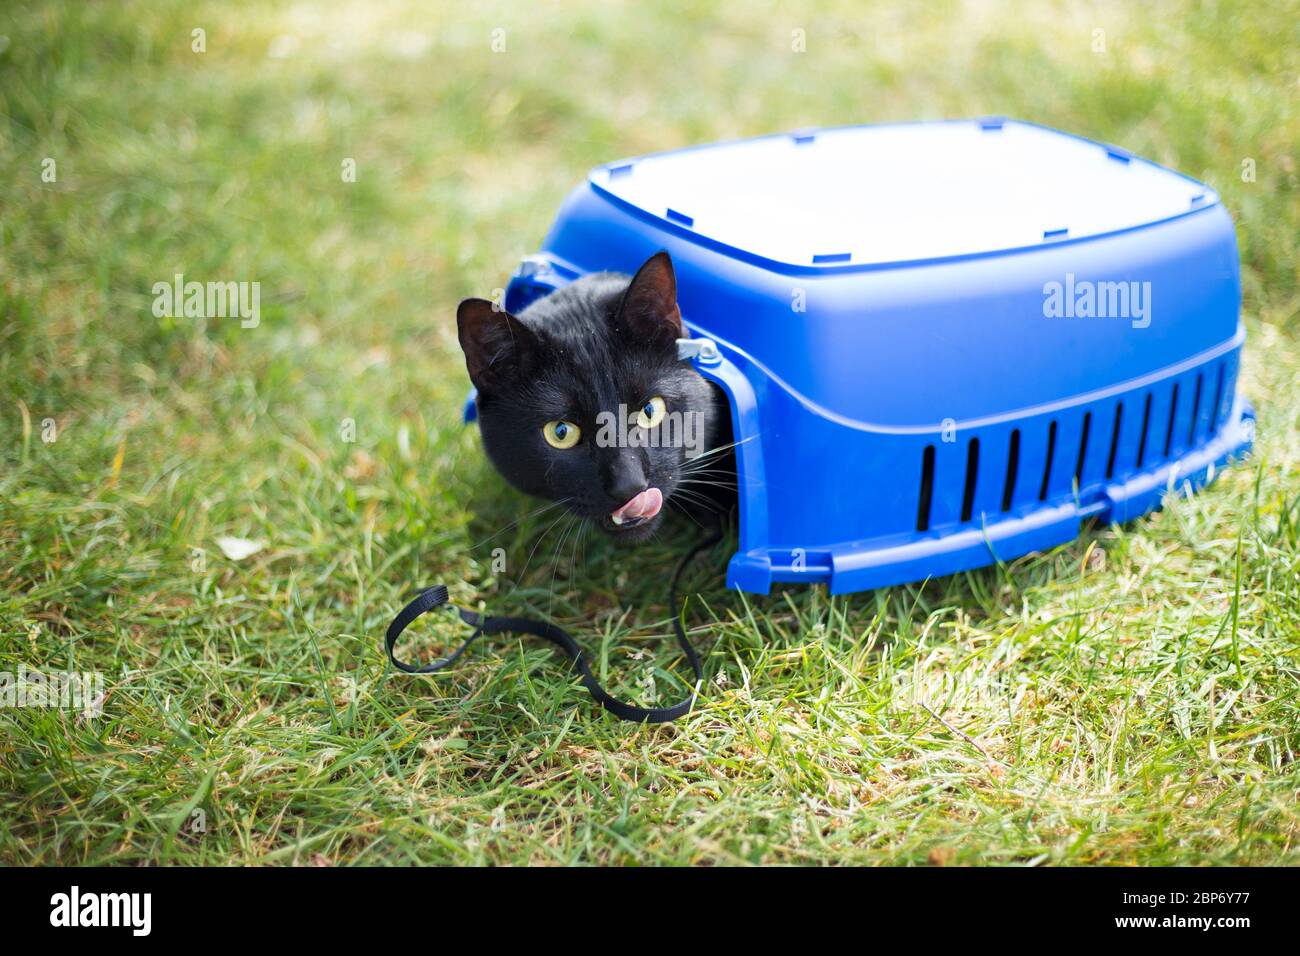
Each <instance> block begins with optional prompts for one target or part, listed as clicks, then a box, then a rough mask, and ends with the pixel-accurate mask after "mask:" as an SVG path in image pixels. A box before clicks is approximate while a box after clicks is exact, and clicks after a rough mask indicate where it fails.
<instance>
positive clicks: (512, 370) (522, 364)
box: [456, 299, 538, 392]
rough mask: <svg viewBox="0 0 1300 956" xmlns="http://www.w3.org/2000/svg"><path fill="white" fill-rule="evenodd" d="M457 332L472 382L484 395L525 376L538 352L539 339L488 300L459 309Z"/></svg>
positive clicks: (481, 300)
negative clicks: (534, 355)
mask: <svg viewBox="0 0 1300 956" xmlns="http://www.w3.org/2000/svg"><path fill="white" fill-rule="evenodd" d="M456 333H457V335H458V336H459V338H460V347H461V350H462V351H464V353H465V368H466V369H467V370H468V371H469V379H470V381H471V382H473V383H474V387H475V388H477V389H478V390H479V391H481V392H487V391H491V390H492V389H493V387H494V386H497V385H500V384H501V383H502V382H504V381H507V380H508V379H509V378H510V377H511V376H517V375H520V374H522V373H523V371H524V370H525V369H526V368H527V367H528V365H529V364H530V361H531V359H532V356H533V354H534V353H535V352H536V350H537V344H538V343H537V336H535V335H534V334H533V333H532V331H531V330H530V329H529V328H528V326H526V325H524V324H523V323H522V322H520V321H519V320H518V319H516V318H515V317H514V316H513V315H511V314H510V313H509V312H507V311H505V310H504V309H498V308H497V307H496V306H494V305H493V304H492V303H491V302H489V301H487V299H466V300H465V301H464V302H462V303H461V304H460V306H459V307H458V308H457V309H456Z"/></svg>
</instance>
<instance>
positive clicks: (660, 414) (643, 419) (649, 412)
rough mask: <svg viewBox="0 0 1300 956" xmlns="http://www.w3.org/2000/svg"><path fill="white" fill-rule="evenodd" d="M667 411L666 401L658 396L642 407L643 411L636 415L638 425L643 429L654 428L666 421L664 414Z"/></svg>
mask: <svg viewBox="0 0 1300 956" xmlns="http://www.w3.org/2000/svg"><path fill="white" fill-rule="evenodd" d="M667 409H668V406H667V405H666V404H664V400H663V399H662V398H660V397H659V396H658V395H656V396H655V397H654V398H652V399H650V401H648V402H646V403H645V404H644V405H643V406H641V411H639V412H637V413H636V423H637V424H638V425H640V426H641V427H642V428H654V427H655V426H656V425H658V424H659V423H660V422H661V421H663V420H664V412H665V411H666V410H667Z"/></svg>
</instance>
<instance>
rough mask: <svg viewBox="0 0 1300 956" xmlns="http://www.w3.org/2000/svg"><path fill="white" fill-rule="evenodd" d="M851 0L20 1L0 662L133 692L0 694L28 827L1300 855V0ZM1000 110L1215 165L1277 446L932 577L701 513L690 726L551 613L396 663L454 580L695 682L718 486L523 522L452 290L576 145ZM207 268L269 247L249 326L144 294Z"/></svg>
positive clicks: (430, 841)
mask: <svg viewBox="0 0 1300 956" xmlns="http://www.w3.org/2000/svg"><path fill="white" fill-rule="evenodd" d="M861 6H862V5H860V4H853V3H849V2H844V3H837V2H833V3H826V2H822V0H818V2H817V3H808V4H793V5H791V4H777V3H774V2H773V3H764V4H757V5H751V6H748V7H744V8H742V7H739V6H738V7H735V8H729V9H727V10H725V11H720V12H713V13H705V12H703V11H702V9H701V8H700V6H699V5H687V4H683V5H681V6H680V7H679V8H677V9H676V10H675V11H674V10H671V9H665V8H664V7H663V6H662V5H658V4H647V3H600V4H591V5H590V6H589V7H588V9H586V10H582V9H580V8H579V7H578V5H576V4H575V5H545V9H543V5H527V4H504V3H501V4H493V3H475V4H463V3H456V4H452V3H446V4H435V5H429V4H419V3H414V2H410V3H399V4H393V5H379V4H375V3H371V2H369V0H366V2H360V0H359V2H352V3H326V4H322V5H321V6H320V9H319V12H317V13H313V12H312V8H311V7H310V6H309V5H296V6H284V5H278V4H272V3H261V2H257V3H244V4H234V3H209V4H197V5H196V4H190V3H180V2H177V3H161V4H160V3H147V4H146V3H138V4H136V3H88V2H66V3H51V2H39V3H37V2H28V3H21V2H20V3H11V4H10V5H9V8H8V9H7V11H6V14H7V15H6V16H5V17H4V18H3V20H0V33H2V34H3V35H4V36H5V37H7V41H8V42H7V45H5V44H4V42H3V41H0V46H3V47H4V49H3V52H0V114H2V115H0V161H2V165H3V169H4V176H3V181H2V182H0V239H2V241H0V670H8V671H16V670H17V669H18V667H19V666H20V665H25V666H26V667H27V668H38V669H45V670H63V669H73V670H99V671H102V672H103V673H104V674H105V679H106V682H107V691H108V696H107V700H106V701H105V704H104V714H103V716H102V717H100V718H98V719H93V720H82V719H78V717H77V715H76V714H75V713H73V712H71V711H67V710H36V709H6V710H0V861H5V862H10V863H47V864H48V863H56V862H64V863H139V862H174V863H260V864H272V863H286V864H287V863H304V864H306V863H321V864H347V863H414V862H422V863H433V862H457V863H486V862H511V863H570V862H590V863H645V864H650V863H694V862H713V863H742V862H769V863H770V862H794V863H822V862H845V863H926V862H933V863H945V864H948V863H1106V864H1132V863H1149V864H1167V863H1195V864H1214V863H1294V862H1296V860H1297V846H1296V844H1297V838H1298V836H1300V804H1298V803H1297V793H1298V792H1300V770H1297V764H1296V760H1295V756H1296V750H1297V748H1298V747H1300V693H1298V692H1300V665H1298V664H1297V653H1298V652H1300V583H1298V579H1300V554H1298V551H1297V535H1298V534H1300V321H1298V320H1297V314H1298V313H1300V283H1298V282H1297V278H1298V276H1297V268H1298V267H1297V263H1298V262H1300V256H1297V237H1298V236H1300V202H1298V201H1297V179H1298V174H1297V168H1296V164H1297V143H1298V142H1300V117H1298V114H1297V103H1298V102H1300V53H1298V52H1297V51H1300V28H1298V27H1297V23H1300V6H1298V5H1297V4H1296V3H1294V2H1290V3H1287V2H1282V3H1257V2H1251V0H1242V2H1226V0H1225V2H1219V3H1214V4H1210V3H1165V4H1158V5H1145V4H1144V5H1135V4H1120V3H1116V4H1097V5H1095V6H1093V7H1091V8H1087V9H1085V8H1081V7H1079V6H1078V5H1076V4H1069V3H1061V4H1059V5H1055V4H1048V5H1041V6H1035V7H1033V8H1031V9H1029V10H1022V9H1020V8H1019V7H1018V6H1016V7H1013V6H1010V5H1008V6H1003V5H1001V4H996V3H975V4H959V3H951V4H938V5H930V4H926V5H913V4H901V3H900V4H898V5H896V6H886V5H878V4H873V5H871V9H870V10H861V9H859V7H861ZM196 27H202V28H204V29H205V30H206V31H207V33H206V38H207V52H205V53H202V54H198V53H194V52H192V51H191V30H193V29H194V28H196ZM497 27H501V28H504V29H505V30H506V51H505V52H503V53H494V52H493V51H492V49H491V31H492V30H493V29H494V28H497ZM1095 28H1101V29H1104V30H1105V31H1106V52H1105V53H1102V54H1098V53H1094V52H1093V49H1092V44H1093V30H1094V29H1095ZM794 29H803V30H804V31H806V37H807V52H805V53H794V52H792V51H791V34H792V31H793V30H794ZM282 36H284V37H293V38H296V45H295V43H294V41H293V40H277V39H276V38H277V37H282ZM271 51H274V52H276V53H280V54H284V55H282V56H270V55H268V54H269V52H271ZM990 113H999V114H1006V115H1010V116H1016V117H1021V118H1026V119H1031V120H1036V121H1039V122H1043V123H1047V124H1049V125H1052V126H1058V127H1062V128H1065V129H1069V130H1072V131H1077V132H1079V133H1081V134H1084V135H1087V136H1093V137H1096V138H1098V139H1102V140H1106V141H1109V142H1116V143H1120V144H1122V145H1124V146H1126V147H1128V148H1130V149H1133V150H1135V151H1136V152H1138V153H1140V154H1143V155H1146V156H1150V157H1152V158H1154V159H1156V160H1158V161H1161V162H1164V163H1166V164H1169V165H1171V166H1173V167H1175V168H1178V169H1180V170H1183V171H1185V172H1187V173H1189V174H1192V175H1194V176H1198V177H1200V178H1202V179H1204V180H1206V181H1207V182H1209V183H1210V184H1212V185H1213V186H1214V188H1216V189H1217V190H1219V191H1220V193H1221V194H1222V196H1223V200H1224V202H1225V203H1226V205H1227V207H1228V209H1229V210H1230V211H1231V212H1232V214H1233V216H1234V217H1235V219H1236V222H1237V226H1238V233H1239V237H1240V246H1241V253H1242V259H1243V293H1244V301H1243V314H1244V317H1245V321H1246V323H1247V326H1248V330H1249V335H1250V339H1249V342H1248V345H1247V349H1246V354H1245V369H1244V374H1243V387H1244V389H1245V391H1246V393H1247V395H1248V396H1249V397H1250V398H1251V399H1252V400H1253V401H1254V402H1255V403H1256V405H1257V407H1258V410H1259V429H1258V445H1257V450H1256V453H1255V455H1254V457H1253V458H1252V459H1251V460H1250V461H1249V462H1248V463H1246V464H1245V465H1243V466H1241V467H1238V468H1235V469H1232V470H1230V471H1228V472H1226V473H1224V474H1223V475H1222V476H1221V477H1220V478H1219V480H1218V481H1217V482H1216V483H1215V484H1214V485H1213V486H1212V487H1211V488H1210V489H1209V490H1208V491H1207V492H1206V493H1205V494H1204V495H1202V496H1200V497H1198V498H1196V499H1193V500H1183V499H1177V500H1173V501H1171V502H1170V503H1169V507H1168V508H1167V509H1166V510H1164V511H1163V512H1161V513H1159V514H1157V515H1154V516H1152V517H1149V518H1146V519H1143V520H1141V521H1138V522H1135V523H1133V524H1132V525H1129V526H1126V527H1122V528H1120V527H1111V528H1096V529H1092V530H1090V531H1089V532H1088V533H1086V534H1085V535H1084V536H1083V537H1082V538H1081V539H1080V540H1078V541H1077V542H1075V543H1073V544H1070V545H1068V546H1066V547H1062V548H1060V549H1058V550H1056V551H1054V552H1052V553H1050V554H1044V555H1035V556H1032V557H1030V558H1026V559H1023V560H1020V561H1017V562H1015V563H1014V564H1012V565H1010V566H1006V567H998V568H991V569H987V570H983V571H979V572H976V573H970V574H963V575H959V576H956V577H953V578H948V579H943V580H936V581H931V582H929V583H927V584H925V585H923V586H913V587H898V588H891V589H887V590H881V591H876V592H873V593H866V594H860V595H855V596H852V597H848V598H834V599H832V598H830V597H828V596H827V594H826V593H825V592H824V590H821V589H817V588H791V589H789V590H786V591H783V592H778V593H774V594H773V595H771V596H769V597H766V598H753V597H748V598H747V597H745V596H742V595H740V594H737V593H731V592H727V591H725V590H724V589H723V587H722V585H721V575H720V574H719V573H717V567H718V564H717V563H718V560H719V559H718V558H717V557H715V558H714V559H713V564H712V567H711V568H710V569H709V570H708V571H707V573H706V572H705V571H703V570H701V571H699V572H697V575H696V582H697V583H696V586H695V590H693V591H692V601H691V611H690V613H689V619H690V620H691V621H692V622H693V625H694V627H695V631H694V637H695V640H696V642H697V643H698V644H699V646H700V647H701V648H702V649H704V650H705V651H706V652H707V669H708V677H709V685H708V688H707V690H706V691H705V693H704V694H703V696H702V698H701V700H700V703H699V706H698V708H697V709H696V710H695V712H694V713H693V714H692V715H691V716H690V717H689V718H687V719H685V720H683V721H681V722H679V723H677V724H674V725H668V726H658V727H636V726H632V725H629V724H626V723H621V722H618V721H615V720H613V719H611V718H609V717H607V716H605V715H604V714H603V713H602V712H601V711H599V710H598V709H597V708H596V707H594V705H593V704H592V703H591V701H590V700H589V699H588V698H587V696H586V694H585V693H584V692H583V691H582V689H581V687H580V686H579V685H578V684H577V682H576V680H574V679H573V678H572V675H571V674H570V673H569V672H568V671H567V670H566V668H565V667H564V665H563V663H562V661H561V660H560V659H559V658H558V657H557V656H556V655H555V654H554V653H553V652H552V651H551V650H549V649H548V648H547V647H545V646H542V645H539V644H537V643H535V642H529V641H520V640H514V639H501V640H497V641H495V642H491V641H489V642H484V643H483V644H481V645H480V646H479V647H478V648H477V649H476V650H475V651H474V652H472V653H471V654H470V655H468V656H467V657H466V658H465V659H464V660H463V661H462V663H460V664H459V665H457V666H456V667H455V668H454V669H453V670H452V671H451V672H449V673H445V674H443V675H439V676H436V677H425V678H409V677H406V676H404V675H400V674H395V673H393V672H391V671H390V669H389V667H388V666H387V664H386V661H385V658H384V656H383V653H382V649H381V646H380V635H381V634H382V631H383V628H384V626H385V625H386V624H387V621H388V619H389V617H390V616H391V614H392V613H393V612H394V611H395V609H396V608H397V607H399V606H400V604H401V602H402V601H403V600H404V599H405V597H406V596H407V595H408V594H409V593H410V590H411V589H412V588H413V587H414V586H415V585H417V584H425V583H431V582H435V581H446V582H448V583H450V584H453V586H454V587H453V591H454V593H455V595H456V598H457V599H458V600H460V601H461V602H462V603H471V604H472V603H474V602H476V601H482V602H483V603H484V606H486V607H490V608H491V609H492V610H493V611H498V612H507V611H513V612H520V613H529V614H534V615H549V616H551V617H553V618H555V619H557V620H559V621H560V622H562V623H564V624H566V625H567V626H570V627H571V628H572V629H574V630H575V631H576V632H577V633H578V634H579V636H580V638H581V640H582V641H583V643H584V644H585V646H586V647H587V648H588V649H589V651H590V653H592V655H593V656H594V657H595V658H596V660H597V662H598V665H599V670H600V672H601V673H602V674H603V676H604V678H605V679H606V680H607V681H609V682H610V683H611V684H612V685H613V689H614V690H615V691H616V692H617V693H620V694H622V695H624V696H627V697H633V698H636V699H639V700H643V701H647V700H651V699H654V698H655V695H657V696H658V698H659V699H662V700H664V701H667V700H671V699H676V698H677V697H678V696H680V695H681V694H682V687H683V684H682V681H683V670H682V666H681V662H680V661H679V660H678V658H677V655H676V654H675V653H674V652H673V649H672V641H671V640H670V639H669V629H668V623H667V614H668V611H667V609H666V607H665V604H664V597H663V590H664V581H665V575H666V573H667V571H668V569H669V568H670V567H671V562H672V560H673V556H674V555H675V554H677V553H679V552H680V551H681V550H682V549H683V548H684V547H686V546H687V545H688V543H689V542H690V541H692V540H693V535H692V532H691V528H690V527H689V526H684V525H678V526H674V527H672V528H670V529H669V531H668V533H667V534H665V535H664V536H662V538H661V539H660V540H659V541H657V542H656V543H655V544H654V545H652V546H650V547H648V548H646V549H644V550H641V551H638V552H635V553H629V552H624V551H620V550H615V549H613V548H611V547H610V546H608V545H607V544H606V543H605V542H603V541H601V540H597V539H596V538H595V537H593V536H591V535H588V536H586V537H585V538H582V539H581V541H576V540H575V535H574V534H572V533H570V534H568V535H567V536H566V535H565V534H564V532H565V531H566V530H567V529H566V528H565V527H564V526H562V525H557V526H555V527H548V516H545V515H543V516H538V517H535V518H530V519H527V520H524V521H522V522H521V523H519V524H518V525H512V524H511V523H512V522H513V521H515V519H516V518H518V517H519V516H521V515H523V514H526V513H527V512H529V511H531V510H532V509H533V507H534V505H533V504H532V503H530V502H527V501H525V500H524V499H522V498H521V497H519V496H517V495H515V494H513V493H512V492H510V491H508V490H506V489H505V488H504V487H503V486H502V484H501V482H500V481H499V480H498V479H497V478H496V477H495V476H494V475H493V474H492V473H491V471H490V469H489V468H488V466H487V465H486V464H485V462H484V461H483V457H482V454H481V451H480V450H479V447H478V441H477V436H476V434H475V433H474V432H473V430H466V429H463V428H462V427H461V426H460V424H459V417H458V416H459V410H460V403H461V400H462V398H463V395H464V389H465V385H466V381H465V375H464V369H463V364H462V362H461V359H460V356H459V351H458V348H457V346H456V342H455V336H454V331H453V318H452V316H453V310H454V305H455V303H456V302H457V300H458V299H459V298H460V297H462V296H465V295H470V294H476V295H485V294H490V292H491V290H492V289H493V288H495V287H499V286H501V285H503V284H504V281H505V277H506V276H507V274H508V272H509V270H510V269H511V268H512V266H513V265H514V263H515V262H516V261H517V260H518V257H519V256H520V255H522V254H524V253H527V252H529V251H532V250H533V249H534V248H535V247H536V245H537V243H538V241H539V240H540V238H541V236H542V234H543V232H544V230H545V228H546V226H547V224H548V222H549V220H550V217H551V215H552V214H553V212H554V210H555V209H556V207H557V205H558V203H559V201H560V200H561V198H562V197H563V196H564V194H565V192H566V190H567V189H568V188H569V187H570V186H571V185H572V184H573V183H574V182H576V181H577V180H578V179H579V177H580V176H582V175H583V173H584V172H585V170H586V169H587V168H589V167H590V166H592V165H594V164H596V163H598V162H602V161H606V160H609V159H612V158H615V157H619V156H624V155H630V154H637V153H641V152H647V151H653V150H658V149H666V148H670V147H674V146H678V145H683V144H689V143H697V142H704V141H708V140H713V139H719V138H727V137H737V136H745V135H751V134H758V133H763V132H770V131H776V130H782V129H790V128H797V127H802V126H810V125H831V124H843V123H857V122H871V121H882V120H890V119H908V118H924V117H940V116H973V115H983V114H990ZM46 157H50V158H53V159H54V160H55V161H56V164H57V181H55V182H43V181H42V178H41V169H42V165H41V164H42V160H43V159H44V158H46ZM348 157H351V158H354V159H355V160H356V162H357V170H358V180H357V182H355V183H344V182H342V179H341V176H340V170H341V163H342V162H343V160H344V159H345V158H348ZM1246 159H1253V160H1254V163H1255V169H1256V179H1255V181H1253V182H1245V181H1243V179H1242V169H1243V162H1244V161H1245V160H1246ZM182 271H183V272H184V273H186V275H187V276H188V277H189V278H197V279H201V280H202V279H222V280H227V279H230V280H240V279H244V280H257V281H260V282H261V283H262V294H263V298H262V319H261V324H260V326H258V327H257V328H255V329H242V328H240V326H239V323H238V321H232V320H201V319H199V320H196V319H157V318H155V317H154V316H153V314H152V312H151V310H150V305H151V302H152V295H151V291H150V290H151V288H152V285H153V283H154V282H157V281H167V280H169V279H170V277H171V276H172V275H173V274H174V273H176V272H182ZM45 419H53V420H54V421H55V423H56V425H57V440H55V441H53V442H49V443H47V442H46V441H44V440H42V422H43V421H44V420H45ZM346 419H351V420H352V421H353V422H354V423H355V429H356V440H355V442H351V443H349V442H346V441H344V440H343V429H344V422H345V420H346ZM222 535H237V536H242V537H247V538H252V539H260V540H262V541H265V542H266V547H265V549H264V550H262V551H261V552H260V553H258V554H256V555H254V556H253V557H251V558H248V559H245V560H243V561H240V562H233V561H230V560H227V559H226V558H225V557H224V556H223V555H222V552H221V550H220V548H219V547H218V546H217V544H216V543H215V540H216V538H217V537H219V536H222ZM495 547H500V548H502V549H504V553H505V556H506V568H507V570H506V571H505V572H504V573H499V574H498V573H494V572H493V568H492V558H493V554H492V549H493V548H495ZM530 556H531V558H530ZM629 608H634V609H635V610H629ZM423 632H424V633H425V634H426V635H429V637H428V643H429V644H430V646H431V643H432V641H433V640H434V639H435V638H436V639H438V640H442V641H450V640H451V639H453V637H454V636H455V634H454V632H453V631H452V630H451V627H450V624H449V623H445V622H444V623H442V624H435V625H431V626H429V627H426V628H424V629H423ZM195 810H199V811H201V813H202V815H203V817H204V818H205V821H206V827H205V829H204V831H203V832H195V829H194V827H193V820H194V819H195V817H194V811H195Z"/></svg>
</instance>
